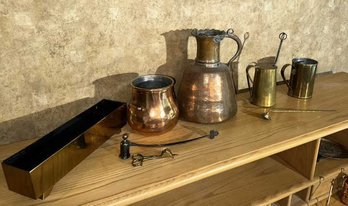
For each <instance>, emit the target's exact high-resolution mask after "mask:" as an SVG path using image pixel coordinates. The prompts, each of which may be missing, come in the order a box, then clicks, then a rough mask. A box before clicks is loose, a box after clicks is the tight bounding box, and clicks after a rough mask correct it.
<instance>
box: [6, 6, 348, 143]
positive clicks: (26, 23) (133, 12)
mask: <svg viewBox="0 0 348 206" xmlns="http://www.w3.org/2000/svg"><path fill="white" fill-rule="evenodd" d="M347 13H348V1H345V0H324V1H317V0H302V1H298V0H287V1H286V0H263V1H253V0H243V1H241V0H230V1H227V0H225V1H222V0H220V1H218V0H203V1H195V0H167V1H160V0H157V1H156V0H147V1H139V0H127V1H117V0H98V1H90V0H79V1H77V0H61V1H47V0H46V1H43V0H20V1H13V0H0V82H1V84H0V99H1V104H0V131H1V132H0V133H1V134H0V143H8V142H12V141H15V140H19V139H26V138H33V137H37V136H41V135H42V134H44V133H46V132H47V131H49V130H51V129H53V128H55V127H56V126H58V125H59V124H61V123H63V122H65V121H66V120H68V119H69V118H71V117H72V116H74V115H75V114H77V113H79V112H80V111H82V110H84V109H85V108H87V107H88V106H90V105H92V104H94V103H95V102H96V101H98V100H99V99H101V98H110V99H115V100H122V101H127V100H128V98H129V86H128V84H129V82H130V80H131V79H133V78H134V77H136V76H137V75H142V74H149V73H163V74H168V75H172V76H174V77H175V78H176V79H177V80H178V83H180V79H181V74H182V71H183V69H184V68H185V65H186V64H187V63H188V62H190V61H192V60H193V59H194V58H195V52H196V51H195V49H196V48H195V41H194V39H192V37H189V35H190V31H191V29H193V28H215V29H224V30H225V29H228V28H230V27H232V28H233V29H234V31H235V33H236V34H237V35H239V36H240V38H241V39H242V41H243V35H244V34H245V33H246V32H249V33H250V37H249V39H247V40H246V42H245V48H244V50H243V53H242V55H241V57H240V59H239V62H238V63H235V64H234V68H235V69H238V74H239V79H238V81H239V87H240V88H243V87H245V86H246V82H245V78H244V77H245V72H244V71H245V67H246V66H247V65H248V64H249V63H250V62H253V61H257V60H259V59H261V58H264V57H268V56H274V55H275V53H276V50H277V47H278V44H279V39H278V35H279V33H280V32H282V31H285V32H286V33H288V39H287V40H286V41H285V42H284V44H283V50H282V51H281V56H280V58H279V64H278V65H282V64H285V63H288V62H290V61H291V59H292V58H293V57H311V58H314V59H317V60H318V61H319V71H320V72H324V71H331V70H332V71H334V72H337V71H348V67H347V64H348V59H347V58H348V57H347V53H348V43H347V34H348V32H347V29H348V28H347V27H348V24H347V22H348V17H347V16H348V15H347ZM235 48H236V46H235V44H234V43H233V42H232V41H230V40H224V41H223V42H222V48H221V56H222V60H223V61H225V62H226V61H227V60H228V58H229V57H230V56H231V55H232V53H233V52H234V51H235Z"/></svg>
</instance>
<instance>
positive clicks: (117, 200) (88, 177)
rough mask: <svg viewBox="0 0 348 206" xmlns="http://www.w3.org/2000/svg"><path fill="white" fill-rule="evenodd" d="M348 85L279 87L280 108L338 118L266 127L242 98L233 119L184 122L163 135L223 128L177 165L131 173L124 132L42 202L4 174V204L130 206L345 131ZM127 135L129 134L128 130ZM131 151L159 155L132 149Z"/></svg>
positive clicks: (294, 116) (159, 163)
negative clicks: (16, 188) (305, 90)
mask: <svg viewBox="0 0 348 206" xmlns="http://www.w3.org/2000/svg"><path fill="white" fill-rule="evenodd" d="M347 82H348V74H346V73H337V74H334V75H329V76H323V77H319V78H318V79H317V80H316V86H315V89H314V96H313V98H312V99H310V100H306V101H304V100H299V99H295V98H292V97H289V96H287V95H286V92H287V89H286V88H285V85H282V86H280V87H278V88H277V89H278V93H277V107H284V108H298V109H306V108H307V109H335V110H336V112H329V113H327V112H326V113H274V114H273V115H272V120H271V121H265V120H263V119H261V118H260V113H261V112H262V110H261V109H259V108H256V107H254V106H252V105H250V104H249V103H248V94H246V93H245V94H241V95H238V108H239V110H238V112H237V115H236V116H235V117H233V118H232V119H231V120H229V121H226V122H224V123H220V124H212V125H201V124H194V123H188V122H183V121H180V122H179V123H178V125H177V126H176V128H174V130H173V131H171V132H168V133H167V134H165V135H166V137H173V138H174V139H177V137H176V136H177V135H178V134H180V135H184V136H185V135H190V137H194V136H197V135H201V134H202V133H207V132H208V131H209V130H210V129H216V130H218V131H219V132H220V135H219V136H218V137H217V138H216V139H214V140H209V139H202V140H200V141H197V142H192V143H189V144H185V145H178V146H173V147H171V150H172V151H173V152H174V153H177V154H179V155H178V156H177V157H175V159H174V160H165V159H161V160H153V161H148V162H145V164H144V166H143V167H138V168H133V167H132V166H131V164H130V160H120V159H119V158H118V152H119V148H118V144H119V142H120V139H121V134H120V135H115V136H113V137H111V138H110V139H109V140H108V141H107V142H105V143H104V144H103V145H102V146H101V147H100V148H98V149H97V150H96V151H95V152H94V153H92V154H91V155H90V156H89V157H87V158H86V159H85V160H84V161H83V162H82V163H80V164H79V165H78V166H77V167H75V168H74V169H73V170H72V171H71V172H70V173H68V174H67V175H66V176H65V177H64V178H62V179H61V180H60V181H59V182H58V183H57V184H56V185H55V186H54V188H53V190H52V193H51V194H50V196H48V198H47V199H45V200H44V201H41V200H31V199H28V198H26V197H22V196H20V195H18V194H16V193H13V192H11V191H9V190H7V185H6V182H5V179H4V176H3V173H2V172H0V205H28V204H30V205H46V204H48V203H50V204H51V205H72V204H73V205H84V204H85V205H115V204H117V205H125V204H130V203H134V202H137V201H140V200H143V199H146V198H149V197H152V196H155V195H158V194H161V193H164V192H167V191H169V190H172V189H175V188H178V187H181V186H184V185H187V184H190V183H192V182H195V181H198V180H201V179H204V178H207V177H210V176H213V175H215V174H219V173H222V172H225V171H227V170H230V169H233V168H237V167H239V166H241V165H245V164H247V163H250V162H253V161H256V160H259V159H262V158H264V157H267V156H270V155H273V154H276V153H279V152H282V151H284V150H287V149H290V148H294V147H296V146H299V145H302V144H305V143H308V142H311V141H314V140H316V139H319V138H321V137H323V136H326V135H329V134H332V133H335V132H338V131H341V130H343V129H346V128H348V104H346V102H348V96H347V95H346V91H348V84H347ZM122 130H123V132H131V131H130V130H129V128H128V127H125V128H123V129H122ZM178 131H180V132H178ZM182 133H183V134H182ZM180 135H179V136H180ZM133 137H134V138H135V137H137V135H135V134H133V133H132V132H131V134H130V139H131V140H132V138H133ZM142 138H145V137H142ZM149 138H150V137H149ZM151 138H152V137H151ZM157 138H158V137H157ZM179 138H182V137H179ZM140 139H141V138H140ZM139 141H140V140H139ZM29 143H30V141H29V142H28V141H25V142H19V143H15V144H10V145H5V146H1V147H0V158H1V159H5V158H6V157H8V156H10V155H11V154H13V153H14V152H16V151H18V150H19V149H20V148H23V147H24V146H26V145H28V144H29ZM131 152H132V153H134V152H144V153H147V154H149V153H153V152H156V151H154V150H152V149H150V150H145V149H140V148H132V151H131Z"/></svg>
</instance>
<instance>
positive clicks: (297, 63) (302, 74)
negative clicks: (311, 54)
mask: <svg viewBox="0 0 348 206" xmlns="http://www.w3.org/2000/svg"><path fill="white" fill-rule="evenodd" d="M288 66H291V72H290V80H286V78H285V69H286V68H287V67H288ZM317 66H318V62H317V61H316V60H313V59H309V58H294V59H292V64H285V65H284V66H283V68H282V70H281V75H282V78H283V80H284V82H285V83H286V85H287V86H288V88H289V89H288V95H289V96H292V97H296V98H300V99H308V98H311V97H312V94H313V88H314V81H315V76H316V72H317Z"/></svg>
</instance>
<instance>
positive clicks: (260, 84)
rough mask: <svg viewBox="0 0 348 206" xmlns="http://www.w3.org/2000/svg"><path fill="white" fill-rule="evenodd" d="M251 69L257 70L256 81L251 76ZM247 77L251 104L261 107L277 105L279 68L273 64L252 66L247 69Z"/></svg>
mask: <svg viewBox="0 0 348 206" xmlns="http://www.w3.org/2000/svg"><path fill="white" fill-rule="evenodd" d="M251 68H255V73H254V79H252V78H251V76H250V74H249V70H250V69H251ZM246 75H247V82H248V88H249V92H250V102H251V103H252V104H255V105H257V106H260V107H271V106H273V105H275V103H276V84H277V66H275V65H273V64H256V63H254V64H250V65H248V67H247V68H246ZM251 87H252V88H251Z"/></svg>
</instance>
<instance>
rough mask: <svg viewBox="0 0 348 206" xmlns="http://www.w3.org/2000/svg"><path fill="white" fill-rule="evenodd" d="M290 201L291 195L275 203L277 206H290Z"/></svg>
mask: <svg viewBox="0 0 348 206" xmlns="http://www.w3.org/2000/svg"><path fill="white" fill-rule="evenodd" d="M291 200H292V195H290V196H288V197H285V198H283V199H281V200H279V201H277V202H276V203H277V204H278V205H279V206H290V205H291Z"/></svg>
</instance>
